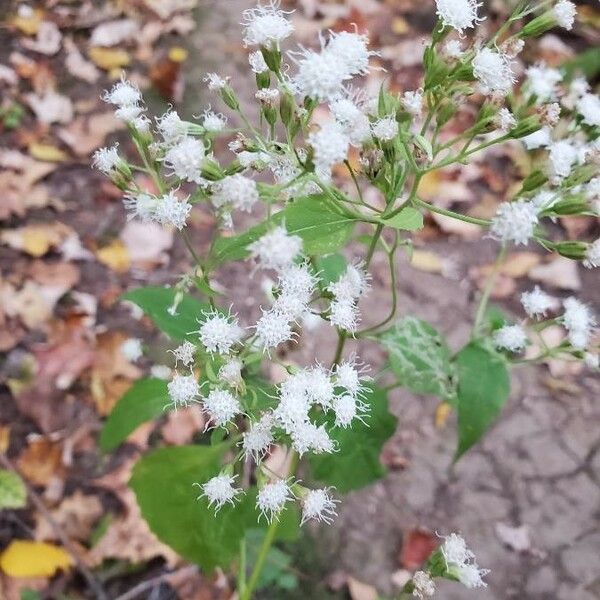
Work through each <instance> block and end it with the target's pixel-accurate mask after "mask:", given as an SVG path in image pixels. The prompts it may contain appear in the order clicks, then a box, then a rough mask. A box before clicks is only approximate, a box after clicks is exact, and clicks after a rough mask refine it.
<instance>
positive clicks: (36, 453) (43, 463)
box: [17, 436, 63, 485]
mask: <svg viewBox="0 0 600 600" xmlns="http://www.w3.org/2000/svg"><path fill="white" fill-rule="evenodd" d="M61 456H62V446H61V444H60V442H55V441H52V440H51V439H50V438H49V437H44V436H35V437H33V438H32V439H30V440H29V442H28V444H27V446H26V448H25V450H23V452H21V454H20V456H19V458H18V459H17V465H18V467H19V471H20V472H21V474H22V475H23V477H25V479H27V481H29V482H30V483H32V484H33V485H47V484H48V483H50V481H51V480H52V479H53V478H55V477H60V476H61V475H62V473H63V464H62V458H61Z"/></svg>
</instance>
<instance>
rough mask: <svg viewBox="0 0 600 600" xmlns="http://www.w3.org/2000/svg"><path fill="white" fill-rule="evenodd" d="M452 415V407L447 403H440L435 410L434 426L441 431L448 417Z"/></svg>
mask: <svg viewBox="0 0 600 600" xmlns="http://www.w3.org/2000/svg"><path fill="white" fill-rule="evenodd" d="M451 413H452V407H451V406H450V404H449V403H448V402H440V403H439V404H438V405H437V407H436V409H435V426H436V428H437V429H442V428H443V427H444V426H445V425H446V421H447V420H448V417H449V416H450V414H451Z"/></svg>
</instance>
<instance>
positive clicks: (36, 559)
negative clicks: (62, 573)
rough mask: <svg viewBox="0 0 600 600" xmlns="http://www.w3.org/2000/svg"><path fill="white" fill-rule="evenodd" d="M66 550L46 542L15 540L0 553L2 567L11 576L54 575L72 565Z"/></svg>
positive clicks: (0, 566) (0, 565)
mask: <svg viewBox="0 0 600 600" xmlns="http://www.w3.org/2000/svg"><path fill="white" fill-rule="evenodd" d="M71 562H72V561H71V557H70V556H69V554H67V552H66V551H65V550H63V549H62V548H60V547H58V546H55V545H54V544H48V543H46V542H32V541H29V540H14V541H12V542H11V543H10V545H9V546H8V548H7V549H6V550H5V551H4V552H3V553H2V555H0V568H2V570H3V571H4V572H5V573H6V574H7V575H9V576H10V577H52V575H54V573H56V571H57V570H59V569H64V570H66V569H68V568H69V567H70V566H71Z"/></svg>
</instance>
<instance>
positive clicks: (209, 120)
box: [202, 108, 227, 133]
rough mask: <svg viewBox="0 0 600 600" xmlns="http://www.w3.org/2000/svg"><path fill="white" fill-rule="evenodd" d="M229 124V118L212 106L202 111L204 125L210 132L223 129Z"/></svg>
mask: <svg viewBox="0 0 600 600" xmlns="http://www.w3.org/2000/svg"><path fill="white" fill-rule="evenodd" d="M226 125H227V118H226V117H225V116H224V115H222V114H221V113H216V112H214V111H213V110H211V109H210V108H207V109H206V110H205V111H204V112H203V113H202V127H204V129H206V131H209V132H210V133H217V132H219V131H223V129H225V126H226Z"/></svg>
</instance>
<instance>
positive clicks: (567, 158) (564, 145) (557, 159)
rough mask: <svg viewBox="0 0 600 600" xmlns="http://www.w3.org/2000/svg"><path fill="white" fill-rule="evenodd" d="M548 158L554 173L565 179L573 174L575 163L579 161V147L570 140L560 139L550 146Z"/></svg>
mask: <svg viewBox="0 0 600 600" xmlns="http://www.w3.org/2000/svg"><path fill="white" fill-rule="evenodd" d="M548 158H549V159H550V163H551V170H552V174H553V175H554V176H555V177H556V178H558V179H563V178H564V177H568V176H569V175H570V174H571V170H572V168H573V165H574V164H575V162H576V161H577V149H576V148H575V146H574V145H573V144H571V143H570V142H568V141H566V140H560V141H558V142H554V143H553V144H552V145H551V146H550V152H549V155H548Z"/></svg>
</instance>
